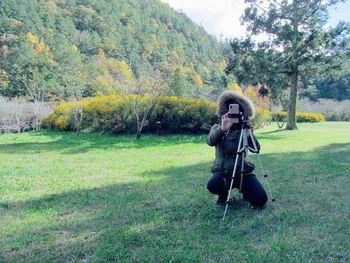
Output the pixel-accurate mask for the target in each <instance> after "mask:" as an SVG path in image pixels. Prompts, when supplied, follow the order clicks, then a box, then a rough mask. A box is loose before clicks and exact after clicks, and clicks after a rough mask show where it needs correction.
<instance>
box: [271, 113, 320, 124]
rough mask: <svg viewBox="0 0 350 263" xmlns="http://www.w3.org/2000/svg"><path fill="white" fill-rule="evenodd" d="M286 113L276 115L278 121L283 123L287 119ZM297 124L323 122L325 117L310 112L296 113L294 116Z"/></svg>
mask: <svg viewBox="0 0 350 263" xmlns="http://www.w3.org/2000/svg"><path fill="white" fill-rule="evenodd" d="M287 114H288V113H287V112H285V111H280V112H277V113H276V117H277V119H278V121H283V120H286V119H287ZM296 117H297V122H319V121H325V117H324V115H323V114H320V113H311V112H297V114H296Z"/></svg>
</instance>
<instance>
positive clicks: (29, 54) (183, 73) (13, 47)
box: [0, 0, 226, 101]
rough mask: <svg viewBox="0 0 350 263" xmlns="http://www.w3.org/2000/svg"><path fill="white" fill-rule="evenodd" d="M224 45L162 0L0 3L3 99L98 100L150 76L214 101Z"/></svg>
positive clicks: (220, 79)
mask: <svg viewBox="0 0 350 263" xmlns="http://www.w3.org/2000/svg"><path fill="white" fill-rule="evenodd" d="M222 45H223V44H220V43H218V42H217V41H216V40H215V39H214V38H213V37H211V36H210V35H208V34H207V33H206V32H205V31H204V29H203V28H201V27H199V26H197V25H196V24H194V23H193V22H192V21H191V20H190V19H188V18H187V17H186V16H185V15H183V14H181V13H179V12H176V11H174V10H173V9H172V8H170V7H169V6H168V5H166V4H163V3H161V2H160V1H159V0H147V1H139V0H49V1H46V0H26V1H23V0H2V1H1V2H0V95H2V96H6V97H14V96H25V97H27V98H28V99H30V100H40V101H49V100H61V99H68V98H70V97H72V96H75V97H80V96H82V95H83V96H94V95H102V94H109V93H111V92H114V91H115V89H116V88H117V87H119V86H121V85H128V82H129V81H131V80H133V79H137V78H139V76H141V75H149V76H160V77H161V78H162V79H165V80H166V82H167V83H168V84H169V86H170V88H171V89H170V91H169V92H170V93H172V94H174V95H183V96H188V97H195V96H196V97H198V96H199V97H204V96H211V95H215V93H218V92H220V91H221V90H222V88H224V87H225V86H226V83H225V77H224V69H225V66H226V63H225V59H224V55H223V54H224V47H223V46H222Z"/></svg>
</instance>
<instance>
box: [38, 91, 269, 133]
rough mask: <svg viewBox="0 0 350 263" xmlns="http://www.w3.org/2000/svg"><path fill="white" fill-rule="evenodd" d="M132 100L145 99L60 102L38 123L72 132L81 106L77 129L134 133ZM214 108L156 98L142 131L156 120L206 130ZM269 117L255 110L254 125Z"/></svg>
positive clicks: (173, 129)
mask: <svg viewBox="0 0 350 263" xmlns="http://www.w3.org/2000/svg"><path fill="white" fill-rule="evenodd" d="M132 101H138V102H140V101H142V102H143V103H145V98H144V97H140V96H138V95H128V96H122V97H118V96H116V95H111V96H102V97H95V98H92V99H83V100H82V101H80V102H66V103H62V104H60V105H58V106H57V107H56V108H55V110H54V112H53V113H52V114H51V115H49V116H48V117H47V118H46V119H45V120H44V121H43V123H42V126H43V127H44V128H45V127H51V128H54V129H57V130H62V131H74V130H76V129H77V118H76V116H75V114H77V112H79V109H82V114H83V118H82V123H81V125H80V128H81V129H89V130H92V131H96V132H103V133H121V132H135V130H136V119H135V115H134V114H133V112H132V109H131V106H130V104H131V103H130V102H132ZM146 103H147V99H146ZM215 110H216V103H214V102H209V101H207V100H198V99H187V98H178V97H160V99H159V102H158V103H157V104H156V105H155V107H154V108H153V110H152V111H151V113H150V115H149V116H148V119H147V121H146V123H145V126H144V129H143V131H145V132H155V131H156V130H157V122H160V123H161V130H162V131H166V132H170V133H179V132H191V133H197V132H208V131H209V130H210V127H211V126H212V125H213V124H214V123H217V122H218V121H219V119H218V117H217V116H216V114H215ZM271 118H272V116H271V113H270V112H269V111H268V110H264V109H257V114H256V117H255V119H254V120H253V124H254V126H255V127H256V128H258V127H261V126H262V125H263V124H264V123H265V122H266V121H270V120H271Z"/></svg>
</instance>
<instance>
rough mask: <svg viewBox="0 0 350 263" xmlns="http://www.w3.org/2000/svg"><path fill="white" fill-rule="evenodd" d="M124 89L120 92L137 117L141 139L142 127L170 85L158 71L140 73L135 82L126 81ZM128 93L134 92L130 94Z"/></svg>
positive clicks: (137, 133) (137, 128) (138, 133)
mask: <svg viewBox="0 0 350 263" xmlns="http://www.w3.org/2000/svg"><path fill="white" fill-rule="evenodd" d="M122 86H123V88H124V90H123V91H120V92H119V93H118V95H119V96H123V97H124V99H125V101H127V103H128V104H129V106H130V107H131V111H132V113H133V115H134V117H135V119H136V125H137V127H136V139H137V140H138V139H140V138H141V135H142V129H143V127H144V125H145V123H146V121H147V118H148V116H149V114H150V113H151V111H152V110H153V108H154V106H155V105H156V104H157V103H158V101H159V97H160V96H162V95H164V94H166V93H167V92H168V85H167V83H166V82H165V81H164V78H163V77H162V76H161V75H160V73H158V72H153V73H152V74H144V73H143V74H140V76H139V77H138V78H137V79H136V80H135V81H134V82H131V81H129V82H125V83H124V85H122ZM128 94H134V96H130V95H128Z"/></svg>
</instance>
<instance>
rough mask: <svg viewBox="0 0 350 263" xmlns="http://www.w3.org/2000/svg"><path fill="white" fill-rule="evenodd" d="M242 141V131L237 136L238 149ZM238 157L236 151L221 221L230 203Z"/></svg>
mask: <svg viewBox="0 0 350 263" xmlns="http://www.w3.org/2000/svg"><path fill="white" fill-rule="evenodd" d="M242 141H243V129H242V130H241V134H240V136H239V142H238V149H240V148H241V145H242ZM238 157H239V152H238V151H237V154H236V159H235V165H234V167H233V172H232V176H231V183H230V189H229V191H228V195H227V200H226V206H225V211H224V215H223V217H222V221H224V220H225V216H226V212H227V208H228V202H229V201H230V197H231V191H232V186H233V181H234V179H235V174H236V169H237V164H238Z"/></svg>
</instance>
